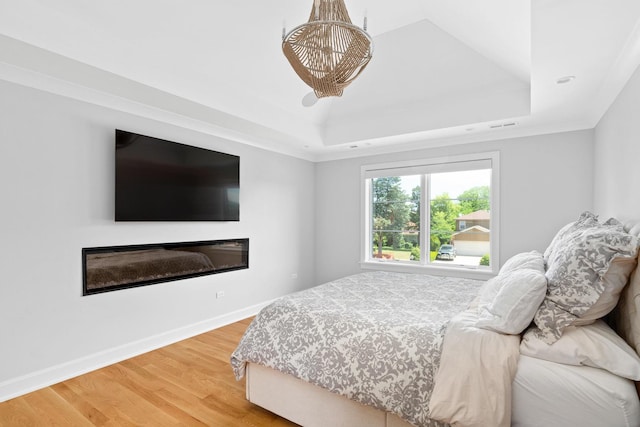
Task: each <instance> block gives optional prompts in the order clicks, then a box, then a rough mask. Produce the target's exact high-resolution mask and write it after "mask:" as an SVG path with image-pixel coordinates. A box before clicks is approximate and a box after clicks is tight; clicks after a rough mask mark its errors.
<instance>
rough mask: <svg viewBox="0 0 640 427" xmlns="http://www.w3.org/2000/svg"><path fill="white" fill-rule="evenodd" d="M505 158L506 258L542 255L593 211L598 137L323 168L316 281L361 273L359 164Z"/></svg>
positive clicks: (576, 135) (509, 143) (456, 149)
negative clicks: (477, 155) (486, 155)
mask: <svg viewBox="0 0 640 427" xmlns="http://www.w3.org/2000/svg"><path fill="white" fill-rule="evenodd" d="M484 151H499V152H500V165H501V169H500V179H501V183H500V201H501V210H500V215H501V229H500V258H501V260H502V262H504V261H505V260H506V259H508V258H509V257H510V256H512V255H514V254H516V253H518V252H522V251H529V250H533V249H536V250H539V251H544V249H545V248H546V246H547V245H548V244H549V242H550V241H551V239H552V238H553V236H554V235H555V232H556V231H557V230H558V229H559V228H560V227H561V226H562V225H564V224H566V223H567V222H569V221H571V220H574V219H575V218H577V217H578V215H579V214H580V213H581V212H582V211H584V210H590V209H592V207H593V192H592V174H593V171H592V165H593V132H592V131H578V132H568V133H561V134H551V135H541V136H534V137H527V138H517V139H507V140H499V141H490V142H485V143H480V144H474V145H458V146H451V147H440V148H433V149H425V150H417V151H412V152H404V153H397V154H394V155H383V156H370V157H363V158H356V159H348V160H337V161H330V162H324V163H319V164H318V165H317V167H316V206H317V213H316V221H317V228H316V236H317V238H316V281H317V282H318V283H322V282H325V281H327V280H331V279H335V278H337V277H340V276H344V275H347V274H354V273H357V272H359V271H360V265H359V261H360V229H361V221H360V166H361V165H364V164H371V163H382V162H393V161H402V160H410V159H417V158H428V157H442V156H445V155H456V154H464V153H471V152H484Z"/></svg>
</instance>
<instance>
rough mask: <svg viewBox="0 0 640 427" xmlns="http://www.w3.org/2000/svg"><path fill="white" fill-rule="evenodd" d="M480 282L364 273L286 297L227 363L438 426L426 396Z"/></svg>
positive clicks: (268, 309)
mask: <svg viewBox="0 0 640 427" xmlns="http://www.w3.org/2000/svg"><path fill="white" fill-rule="evenodd" d="M483 283H484V281H480V280H472V279H460V278H451V277H439V276H428V275H423V274H404V273H391V272H379V271H376V272H366V273H361V274H357V275H353V276H348V277H345V278H342V279H338V280H335V281H332V282H329V283H326V284H324V285H320V286H317V287H315V288H311V289H308V290H305V291H301V292H298V293H295V294H291V295H289V296H286V297H283V298H281V299H279V300H277V301H275V302H274V303H272V304H270V305H269V306H267V307H265V308H264V309H263V310H262V311H261V312H260V313H259V314H258V315H257V316H256V318H255V320H254V321H253V322H252V323H251V325H250V326H249V327H248V328H247V331H246V332H245V334H244V336H243V338H242V340H241V341H240V343H239V345H238V347H237V349H236V350H235V351H234V353H233V354H232V355H231V364H232V367H233V370H234V373H235V376H236V378H237V379H241V378H242V377H243V376H244V372H245V363H246V362H252V363H259V364H262V365H264V366H268V367H271V368H273V369H276V370H278V371H281V372H284V373H287V374H290V375H293V376H295V377H297V378H300V379H302V380H305V381H308V382H310V383H313V384H315V385H318V386H320V387H323V388H325V389H327V390H329V391H332V392H334V393H338V394H341V395H344V396H346V397H348V398H350V399H353V400H356V401H358V402H361V403H364V404H366V405H371V406H374V407H376V408H378V409H382V410H385V411H389V412H393V413H396V414H397V415H399V416H400V417H402V418H403V419H405V420H407V421H409V422H411V423H413V424H415V425H417V426H442V425H443V424H442V423H439V422H436V421H434V420H431V419H430V418H429V410H428V403H429V399H430V397H431V392H432V388H433V379H434V376H435V374H436V372H437V370H438V365H439V363H440V354H441V347H442V341H443V337H444V333H445V330H446V327H447V324H448V322H449V320H450V319H451V318H452V317H453V316H455V315H456V314H457V313H459V312H461V311H463V310H465V308H467V306H468V305H469V303H470V302H471V301H472V300H473V299H474V297H475V296H476V295H477V293H478V291H479V289H480V286H481V285H482V284H483Z"/></svg>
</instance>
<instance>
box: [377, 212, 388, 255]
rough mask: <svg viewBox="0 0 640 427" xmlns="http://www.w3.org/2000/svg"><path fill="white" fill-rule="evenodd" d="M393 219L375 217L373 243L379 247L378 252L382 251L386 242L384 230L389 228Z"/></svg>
mask: <svg viewBox="0 0 640 427" xmlns="http://www.w3.org/2000/svg"><path fill="white" fill-rule="evenodd" d="M390 224H391V221H389V220H388V219H387V218H382V217H379V216H377V217H375V218H374V219H373V244H374V245H375V246H377V247H378V254H381V253H382V246H384V245H385V244H386V237H385V236H384V230H386V229H388V228H389V225H390Z"/></svg>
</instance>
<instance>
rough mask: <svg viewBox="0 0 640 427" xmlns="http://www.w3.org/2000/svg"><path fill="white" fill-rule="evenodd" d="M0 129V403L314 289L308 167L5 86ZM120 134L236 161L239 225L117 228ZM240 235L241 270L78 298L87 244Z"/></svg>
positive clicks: (311, 174) (1, 91) (289, 159)
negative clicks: (246, 248)
mask: <svg viewBox="0 0 640 427" xmlns="http://www.w3.org/2000/svg"><path fill="white" fill-rule="evenodd" d="M0 123H1V126H0V162H1V167H0V195H1V198H2V206H1V209H0V216H1V221H0V236H2V237H1V238H2V245H0V271H1V272H2V276H1V277H2V278H1V280H2V283H1V285H0V343H1V344H0V346H1V350H0V361H1V362H2V363H0V401H1V400H3V398H6V397H7V396H12V395H15V394H16V393H20V392H24V391H26V390H27V389H29V388H37V387H40V386H43V385H46V384H47V383H48V382H54V381H57V380H59V379H62V378H65V377H67V376H71V375H76V374H77V373H79V372H81V371H82V370H85V369H93V368H95V367H97V366H99V365H101V364H107V363H110V362H113V361H115V360H118V359H121V358H124V357H127V356H131V355H133V354H136V353H139V352H142V351H146V350H149V349H150V348H154V347H157V346H160V345H164V344H166V343H168V342H171V341H175V340H178V339H181V338H185V337H186V336H189V335H193V334H195V333H199V332H203V331H205V330H208V329H212V328H213V327H216V326H219V325H220V324H224V323H228V322H230V321H234V320H237V318H240V317H246V316H248V315H250V314H254V311H255V306H256V305H260V304H263V303H265V302H267V301H269V300H271V299H273V298H276V297H279V296H281V295H284V294H286V293H290V292H292V291H296V290H300V289H303V288H306V287H309V286H311V285H313V284H314V283H315V282H314V280H315V272H314V260H315V257H314V253H313V251H314V245H313V236H314V228H315V225H314V223H315V213H314V212H315V211H314V203H315V196H314V179H315V174H314V171H315V165H314V164H313V163H311V162H308V161H304V160H299V159H296V158H292V157H288V156H284V155H280V154H275V153H272V152H267V151H263V150H259V149H257V148H253V147H250V146H247V145H243V144H239V143H235V142H231V141H228V140H223V139H219V138H216V137H212V136H208V135H204V134H200V133H197V132H194V131H189V130H185V129H181V128H178V127H176V126H172V125H167V124H163V123H159V122H155V121H152V120H148V119H143V118H140V117H136V116H133V115H130V114H126V113H120V112H115V111H112V110H109V109H106V108H102V107H98V106H94V105H89V104H85V103H82V102H79V101H74V100H70V99H67V98H63V97H60V96H57V95H52V94H48V93H45V92H41V91H37V90H33V89H27V88H25V87H22V86H18V85H14V84H11V83H7V82H3V81H0ZM115 128H121V129H126V130H130V131H134V132H138V133H142V134H147V135H152V136H157V137H161V138H164V139H168V140H172V141H178V142H181V143H186V144H190V145H195V146H200V147H205V148H210V149H214V150H218V151H223V152H227V153H231V154H236V155H239V156H240V157H241V172H240V179H241V194H240V199H241V207H240V209H241V213H240V215H241V220H240V222H235V223H212V222H196V223H193V222H192V223H189V222H179V223H115V222H114V220H113V206H114V194H113V192H114V161H113V158H114V149H113V146H114V129H115ZM238 237H248V238H249V239H250V257H249V261H250V268H249V269H248V270H240V271H235V272H229V273H223V274H216V275H211V276H204V277H199V278H193V279H187V280H181V281H175V282H169V283H164V284H157V285H151V286H145V287H140V288H135V289H129V290H122V291H115V292H109V293H104V294H98V295H92V296H87V297H83V296H82V278H81V249H82V248H83V247H93V246H109V245H126V244H138V243H155V242H184V241H195V240H209V239H224V238H238ZM294 274H297V279H296V278H294V277H293V276H294ZM219 290H223V291H224V292H225V297H224V298H220V299H216V292H217V291H219Z"/></svg>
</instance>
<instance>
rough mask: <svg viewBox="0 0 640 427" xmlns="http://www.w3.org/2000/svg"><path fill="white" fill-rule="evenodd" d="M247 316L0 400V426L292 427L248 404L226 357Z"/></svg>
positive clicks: (229, 353) (246, 320)
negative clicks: (147, 351)
mask: <svg viewBox="0 0 640 427" xmlns="http://www.w3.org/2000/svg"><path fill="white" fill-rule="evenodd" d="M251 320H252V318H248V319H244V320H241V321H239V322H236V323H233V324H230V325H227V326H224V327H222V328H219V329H216V330H213V331H210V332H207V333H204V334H201V335H198V336H196V337H193V338H190V339H187V340H184V341H180V342H178V343H176V344H173V345H170V346H167V347H163V348H161V349H158V350H155V351H152V352H149V353H145V354H142V355H140V356H137V357H133V358H131V359H128V360H125V361H123V362H120V363H116V364H114V365H111V366H108V367H105V368H102V369H98V370H96V371H93V372H90V373H88V374H85V375H81V376H79V377H76V378H72V379H70V380H67V381H64V382H61V383H59V384H55V385H53V386H51V387H47V388H44V389H42V390H38V391H35V392H33V393H29V394H27V395H24V396H21V397H18V398H15V399H12V400H9V401H7V402H3V403H0V427H22V426H25V427H27V426H29V427H31V426H34V427H40V426H64V427H67V426H74V427H75V426H104V427H111V426H117V427H123V426H144V425H148V426H153V427H163V426H194V427H202V426H207V427H217V426H220V427H266V426H268V427H292V426H295V425H296V424H293V423H291V422H289V421H287V420H285V419H284V418H281V417H279V416H277V415H275V414H273V413H271V412H269V411H266V410H264V409H262V408H260V407H258V406H256V405H253V404H251V403H250V402H248V401H247V400H246V398H245V386H244V381H236V380H235V378H234V375H233V371H232V370H231V365H230V362H229V361H230V357H231V353H232V352H233V350H234V349H235V347H236V345H237V344H238V342H239V341H240V338H241V337H242V334H243V333H244V331H245V330H246V328H247V327H248V326H249V323H250V322H251Z"/></svg>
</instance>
